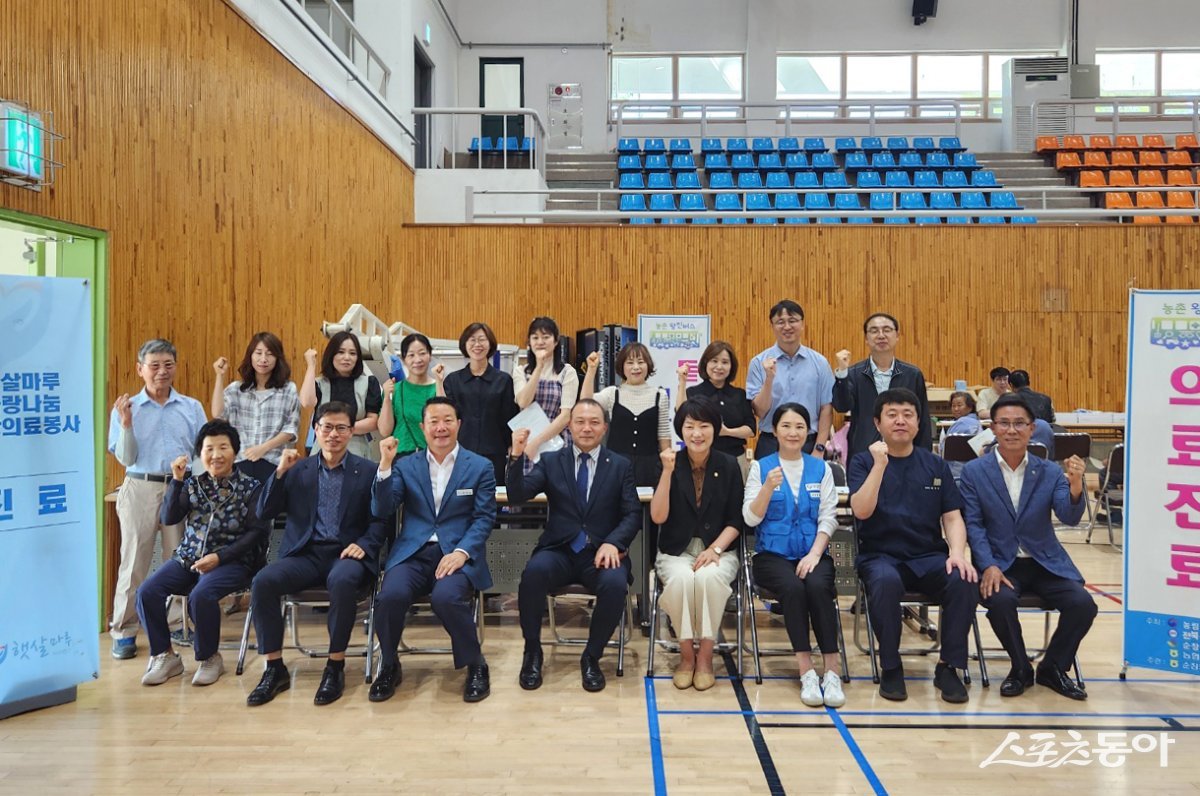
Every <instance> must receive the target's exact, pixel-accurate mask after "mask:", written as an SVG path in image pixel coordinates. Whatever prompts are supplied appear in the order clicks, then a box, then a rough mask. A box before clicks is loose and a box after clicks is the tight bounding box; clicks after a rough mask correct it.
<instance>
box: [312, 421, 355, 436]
mask: <svg viewBox="0 0 1200 796" xmlns="http://www.w3.org/2000/svg"><path fill="white" fill-rule="evenodd" d="M352 428H354V427H353V426H348V425H346V424H345V423H339V424H338V425H336V426H334V425H330V424H329V423H317V431H320V432H321V433H323V434H348V433H349V432H350V429H352Z"/></svg>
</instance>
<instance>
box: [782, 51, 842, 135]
mask: <svg viewBox="0 0 1200 796" xmlns="http://www.w3.org/2000/svg"><path fill="white" fill-rule="evenodd" d="M841 98H842V58H841V56H839V55H781V56H779V57H778V58H776V59H775V99H777V100H831V101H833V102H837V101H838V100H840V99H841ZM837 115H838V111H837V108H836V107H833V108H828V109H826V108H818V107H802V108H796V109H795V110H793V111H792V118H795V119H831V118H834V117H835V116H837Z"/></svg>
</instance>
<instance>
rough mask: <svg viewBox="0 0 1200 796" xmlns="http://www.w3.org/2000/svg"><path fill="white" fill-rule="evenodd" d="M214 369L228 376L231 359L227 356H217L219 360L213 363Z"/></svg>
mask: <svg viewBox="0 0 1200 796" xmlns="http://www.w3.org/2000/svg"><path fill="white" fill-rule="evenodd" d="M213 370H215V371H216V372H217V375H218V376H228V375H229V360H228V359H226V358H225V357H217V361H216V362H214V363H213Z"/></svg>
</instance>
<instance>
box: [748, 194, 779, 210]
mask: <svg viewBox="0 0 1200 796" xmlns="http://www.w3.org/2000/svg"><path fill="white" fill-rule="evenodd" d="M746 209H747V210H773V209H774V208H772V207H771V197H770V196H768V195H767V194H765V193H748V194H746Z"/></svg>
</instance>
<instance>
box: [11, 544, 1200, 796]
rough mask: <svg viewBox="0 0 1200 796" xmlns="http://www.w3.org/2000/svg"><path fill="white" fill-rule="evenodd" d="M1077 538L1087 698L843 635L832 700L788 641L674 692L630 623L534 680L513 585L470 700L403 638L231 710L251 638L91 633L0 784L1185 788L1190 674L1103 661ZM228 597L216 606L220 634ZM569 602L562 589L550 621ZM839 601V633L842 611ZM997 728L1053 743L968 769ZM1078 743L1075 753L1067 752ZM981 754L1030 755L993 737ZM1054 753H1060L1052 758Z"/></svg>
mask: <svg viewBox="0 0 1200 796" xmlns="http://www.w3.org/2000/svg"><path fill="white" fill-rule="evenodd" d="M1082 539H1083V537H1082V534H1079V533H1076V532H1068V533H1065V534H1064V535H1063V540H1064V542H1066V543H1067V544H1068V550H1069V551H1070V552H1071V554H1072V555H1073V557H1074V558H1075V560H1076V562H1077V563H1079V565H1080V567H1081V569H1082V570H1083V572H1084V574H1085V575H1086V576H1087V578H1088V582H1089V588H1091V589H1092V590H1093V591H1094V592H1095V593H1096V600H1097V604H1098V605H1099V608H1100V615H1099V617H1098V619H1097V622H1096V626H1095V627H1094V629H1093V631H1092V633H1091V634H1090V635H1089V636H1088V638H1087V640H1086V641H1085V642H1084V647H1083V650H1082V653H1081V663H1082V667H1083V674H1084V676H1085V678H1086V680H1087V683H1088V693H1089V694H1090V697H1091V698H1090V699H1089V700H1088V701H1087V702H1086V703H1077V702H1072V701H1070V700H1067V699H1064V698H1062V697H1059V696H1058V695H1056V694H1054V693H1052V692H1050V691H1048V690H1047V689H1045V688H1042V687H1035V688H1034V689H1033V691H1032V692H1030V693H1027V694H1026V695H1024V696H1022V697H1020V698H1018V699H1002V698H1001V697H1000V694H999V683H1000V680H1002V679H1003V677H1004V674H1005V672H1006V671H1007V664H1006V662H1005V661H1003V660H995V661H993V662H992V668H991V674H992V687H991V688H990V689H984V688H982V687H981V686H980V684H979V682H978V679H976V680H975V682H974V684H973V685H972V687H971V701H970V702H969V703H968V704H966V705H964V706H954V705H948V704H946V703H943V702H940V701H938V700H937V699H936V697H935V693H934V690H933V686H932V684H931V682H930V676H931V674H932V668H933V661H932V660H930V659H928V658H921V657H912V658H908V659H906V661H905V665H906V669H907V672H908V675H909V683H908V687H909V694H910V697H909V700H908V701H907V702H905V703H902V704H897V703H891V702H886V701H884V700H882V699H881V698H880V697H879V696H878V695H877V693H876V691H875V688H874V687H873V685H872V683H871V680H870V667H869V663H868V660H867V657H866V656H865V655H863V654H861V653H859V652H858V651H857V650H855V649H854V648H853V645H851V653H850V671H851V674H852V675H853V677H854V680H853V682H852V683H851V684H850V685H849V686H848V687H847V689H846V694H847V704H846V706H845V708H843V709H842V710H840V711H836V712H834V711H825V710H823V709H821V710H816V709H810V708H806V707H805V706H804V705H803V704H802V703H801V702H800V699H799V687H798V683H797V680H796V678H795V670H794V665H793V663H792V662H790V661H789V659H788V658H769V659H766V662H765V665H764V668H765V673H766V675H767V677H766V679H765V680H764V682H763V684H762V685H755V683H754V680H753V677H747V678H746V679H745V680H744V682H742V683H740V684H739V683H737V682H736V681H734V680H732V679H729V678H726V679H722V680H720V681H719V682H718V685H717V686H716V687H715V688H713V689H712V690H711V691H708V692H705V693H698V692H696V691H691V690H689V691H686V692H680V691H676V690H675V688H674V687H673V686H672V685H671V682H670V679H669V676H668V675H669V672H670V667H671V666H672V665H673V660H672V656H670V655H666V654H661V653H660V655H659V657H658V661H657V663H658V671H659V674H658V676H657V677H655V678H654V679H651V680H647V679H646V678H645V677H644V676H643V675H644V670H645V660H646V658H645V655H646V647H645V640H644V639H643V638H642V637H641V636H640V635H638V636H637V637H636V639H635V642H634V645H633V646H632V647H631V648H630V649H629V652H628V655H627V657H626V667H627V668H626V672H625V676H624V677H621V678H618V677H616V676H615V674H614V671H613V669H614V666H615V655H611V654H610V655H608V656H606V657H605V661H604V665H605V669H606V672H607V673H608V678H609V679H608V688H607V689H606V690H605V691H603V692H601V693H599V694H588V693H585V692H584V691H582V690H581V688H580V686H579V673H578V663H577V661H578V654H579V650H578V648H577V647H560V648H558V649H557V650H555V651H554V652H552V653H551V652H549V651H550V649H551V648H550V647H549V646H547V651H548V656H547V663H548V672H547V677H546V683H545V685H544V686H543V687H542V689H541V690H539V691H536V692H524V691H522V690H521V689H520V688H519V687H518V686H517V683H516V675H517V670H518V668H519V666H520V655H521V641H520V632H519V629H518V627H517V625H516V617H515V613H514V611H513V608H514V601H513V600H511V599H506V600H503V601H500V604H499V606H498V607H499V609H500V610H499V611H498V613H497V615H495V616H493V617H490V618H489V626H488V629H487V639H486V642H485V651H486V653H487V656H488V660H489V662H490V665H491V672H492V696H491V697H490V698H489V699H487V700H486V701H484V702H483V703H480V704H478V705H467V704H464V703H463V702H462V701H461V686H462V675H461V673H457V672H454V671H453V670H452V669H451V668H450V665H449V660H448V658H446V657H444V656H410V657H406V658H405V659H404V663H403V666H404V682H403V684H402V685H401V687H400V689H399V691H398V692H397V694H396V696H395V697H394V698H393V699H392V700H391V701H390V702H387V703H383V704H372V703H370V702H368V701H367V688H368V687H367V686H365V685H364V684H363V683H362V677H361V675H362V672H363V662H362V660H361V659H355V660H352V661H351V662H350V663H349V664H348V673H349V676H348V681H349V685H348V688H347V691H346V695H345V696H344V697H343V698H342V700H341V701H340V702H337V703H335V704H333V705H331V706H328V707H324V708H318V707H315V706H314V705H313V704H312V695H313V692H314V691H315V689H316V686H317V681H318V679H319V676H320V670H321V667H322V665H323V664H322V662H321V661H319V660H310V659H307V658H303V657H300V656H299V655H298V654H297V653H293V652H288V653H287V654H286V655H285V658H286V660H287V661H288V663H289V665H290V666H291V669H292V672H293V687H292V689H291V690H290V691H288V692H286V693H284V694H282V695H281V696H280V697H278V698H277V699H276V700H275V701H274V702H272V703H271V704H269V705H266V706H263V707H260V708H255V709H249V708H247V707H246V706H245V696H246V694H247V693H248V692H249V691H250V689H252V688H253V687H254V685H255V683H256V682H257V680H258V677H259V674H260V671H261V662H259V661H258V660H257V659H254V658H253V653H252V658H251V660H250V661H249V662H248V664H247V670H246V674H245V675H243V676H242V677H236V676H234V675H233V674H232V669H233V663H234V658H235V657H236V651H226V652H225V656H226V661H227V664H228V666H229V669H230V673H229V674H227V675H226V676H225V677H223V678H222V679H221V680H220V682H218V683H217V684H216V685H214V686H212V687H209V688H207V689H201V688H193V687H192V686H191V683H190V679H191V672H192V671H193V670H194V663H193V662H192V661H190V660H186V665H187V667H188V673H187V674H186V675H185V676H184V677H182V678H177V679H174V680H172V681H170V682H169V683H167V684H166V685H163V686H159V687H156V688H145V687H142V686H141V685H140V684H139V678H140V676H141V674H142V671H143V668H144V666H145V663H146V658H145V651H144V649H143V650H142V651H141V652H140V654H139V657H138V658H136V659H134V660H131V661H113V660H112V659H111V658H110V657H109V656H108V654H107V637H104V638H102V639H101V644H102V653H103V655H102V661H103V662H102V665H101V676H100V679H99V680H98V681H97V682H93V683H88V684H85V685H83V686H81V687H80V689H79V699H78V701H77V702H75V703H73V704H69V705H63V706H60V707H56V708H51V709H47V710H42V711H37V712H34V713H30V714H26V715H23V716H17V717H14V718H11V719H8V720H6V721H3V722H0V793H5V794H7V793H34V794H45V793H72V794H82V793H106V794H107V793H113V794H137V793H154V794H171V793H188V794H191V793H251V792H253V793H259V794H273V793H280V794H285V793H286V794H296V793H361V794H369V793H416V794H423V793H437V794H457V793H462V794H488V793H523V794H541V793H652V792H654V791H655V790H656V788H657V789H658V790H660V791H663V792H666V791H669V792H673V793H689V794H690V793H714V794H730V793H739V794H740V793H769V792H776V793H785V792H786V793H800V792H808V791H814V790H816V791H823V792H825V793H872V792H880V793H882V792H888V793H923V794H940V793H951V792H963V793H966V792H969V791H970V792H982V791H983V790H985V789H986V790H988V791H993V790H994V791H999V792H1005V793H1015V792H1019V793H1022V794H1033V793H1060V794H1061V793H1063V792H1064V789H1071V790H1072V791H1073V792H1074V793H1075V794H1090V793H1105V794H1109V793H1145V792H1151V791H1153V792H1154V793H1156V794H1185V793H1186V794H1197V793H1200V785H1198V784H1197V783H1200V733H1197V732H1195V729H1197V728H1200V687H1198V684H1197V682H1196V681H1195V680H1184V679H1179V678H1175V677H1171V676H1168V675H1164V674H1160V673H1156V672H1149V671H1144V670H1133V671H1131V672H1130V673H1129V679H1128V680H1126V681H1124V682H1122V681H1120V680H1118V678H1117V674H1118V672H1119V670H1120V667H1121V642H1120V608H1121V606H1120V600H1121V595H1122V589H1121V586H1120V584H1119V581H1120V579H1121V578H1120V575H1121V563H1120V562H1121V558H1120V555H1119V554H1118V553H1116V552H1115V551H1113V550H1112V549H1111V548H1109V547H1108V546H1107V545H1106V544H1099V545H1084V544H1083V543H1082ZM848 607H849V601H848V600H845V601H843V608H844V609H847V608H848ZM243 616H244V615H242V614H239V615H237V616H235V617H233V618H230V619H227V620H226V623H225V636H226V638H227V639H228V640H229V641H233V640H235V639H236V637H237V635H238V634H239V633H240V630H241V624H242V623H241V620H242V618H243ZM579 616H580V612H579V611H578V609H570V608H567V609H565V613H564V618H565V619H566V620H567V621H571V620H572V619H576V620H578V618H579ZM322 620H323V618H322V617H320V616H311V617H308V618H307V619H305V620H304V624H305V630H306V631H307V632H306V634H305V635H306V636H307V638H309V639H313V640H318V641H319V640H320V637H321V633H322V628H323V621H322ZM759 621H760V625H761V626H762V627H763V628H764V633H763V640H764V642H766V643H774V644H778V643H780V642H781V641H782V640H783V637H784V634H783V629H782V624H781V623H780V622H779V621H778V619H776V618H772V617H770V615H769V614H767V613H765V612H762V613H760V617H759ZM843 621H844V623H845V629H846V634H847V639H848V640H849V637H850V632H851V628H852V622H853V617H852V615H851V614H850V613H849V612H848V611H845V610H844V611H843ZM980 623H981V627H982V629H983V633H984V643H985V645H986V644H989V643H990V644H993V645H994V644H995V639H994V637H993V636H992V634H991V632H990V629H989V628H988V627H987V623H986V621H984V620H983V617H982V615H981V616H980ZM1040 627H1041V625H1040V619H1039V618H1038V617H1036V616H1032V615H1031V616H1030V617H1029V618H1028V619H1027V620H1026V638H1027V640H1028V641H1029V642H1030V643H1033V642H1034V641H1035V640H1039V639H1040V637H1041V636H1040ZM546 635H547V636H548V631H546ZM439 637H440V639H444V638H445V637H444V635H442V634H441V631H440V629H437V628H436V627H434V626H426V625H424V624H414V627H413V628H412V630H411V631H410V633H409V634H407V636H406V640H408V641H410V642H419V641H421V640H422V639H426V640H430V641H432V640H435V639H438V638H439ZM357 638H358V636H357V635H356V639H357ZM918 640H919V639H918V638H917V637H916V636H915V635H913V637H912V638H911V639H906V641H918ZM975 676H976V677H978V672H977V670H976V672H975ZM1070 731H1075V732H1077V733H1078V734H1079V738H1080V740H1082V741H1086V742H1087V743H1088V744H1089V746H1088V747H1087V749H1088V750H1093V757H1092V758H1083V757H1080V754H1079V752H1078V751H1076V752H1074V753H1073V754H1072V755H1071V756H1070V758H1069V759H1067V760H1065V761H1063V758H1064V754H1065V753H1066V751H1067V750H1066V748H1065V747H1064V744H1068V743H1072V742H1074V739H1073V738H1072V737H1071V735H1070V734H1069V732H1070ZM1010 732H1014V733H1019V735H1020V737H1019V739H1013V740H1012V743H1013V744H1015V745H1016V746H1018V747H1020V748H1021V749H1022V750H1026V751H1028V750H1029V749H1030V748H1031V746H1033V745H1035V744H1036V743H1037V739H1035V738H1031V736H1032V735H1033V734H1034V733H1038V732H1051V733H1054V740H1055V741H1057V747H1056V749H1057V750H1058V751H1057V752H1056V753H1055V754H1054V755H1052V756H1050V757H1048V758H1045V760H1046V764H1045V765H1043V766H1041V767H1028V768H1027V767H1019V766H1016V765H1011V764H1005V763H999V762H993V763H992V764H990V765H988V766H987V767H986V768H983V769H981V768H980V764H981V763H983V762H984V761H985V760H986V759H987V758H988V757H989V755H992V753H993V752H995V751H996V750H997V748H999V747H1002V746H1003V747H1004V748H1005V749H1008V746H1007V745H1006V744H1005V741H1006V738H1008V736H1009V733H1010ZM1103 732H1124V733H1127V735H1126V736H1125V737H1124V740H1125V741H1126V742H1128V741H1129V740H1130V739H1132V738H1133V736H1135V735H1146V736H1151V737H1153V738H1154V739H1155V741H1157V740H1158V739H1160V738H1161V737H1162V736H1161V734H1162V733H1166V734H1167V737H1169V739H1170V740H1172V741H1174V744H1173V745H1171V746H1170V747H1169V753H1168V758H1167V765H1166V766H1165V767H1160V757H1159V752H1158V751H1157V750H1155V751H1152V752H1144V753H1134V754H1132V755H1130V756H1129V757H1127V758H1126V759H1125V761H1124V763H1123V764H1122V765H1120V766H1116V767H1108V766H1104V765H1102V764H1101V761H1100V760H1098V759H1094V748H1095V747H1096V745H1097V743H1098V742H1099V740H1100V738H1099V737H1098V733H1103ZM1141 743H1148V741H1146V740H1143V741H1142V742H1141ZM1084 759H1087V760H1089V761H1090V762H1088V763H1087V764H1086V765H1078V764H1076V763H1075V762H1072V761H1079V760H1084ZM997 760H1007V761H1020V762H1026V761H1027V760H1028V758H1023V757H1021V756H1020V753H1019V752H1013V751H1012V750H1009V751H1008V752H1007V753H1005V754H1004V755H1003V756H1002V757H998V758H997ZM1056 760H1057V761H1063V762H1061V763H1060V764H1059V765H1058V766H1057V767H1051V765H1050V764H1051V763H1053V762H1054V761H1056Z"/></svg>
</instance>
